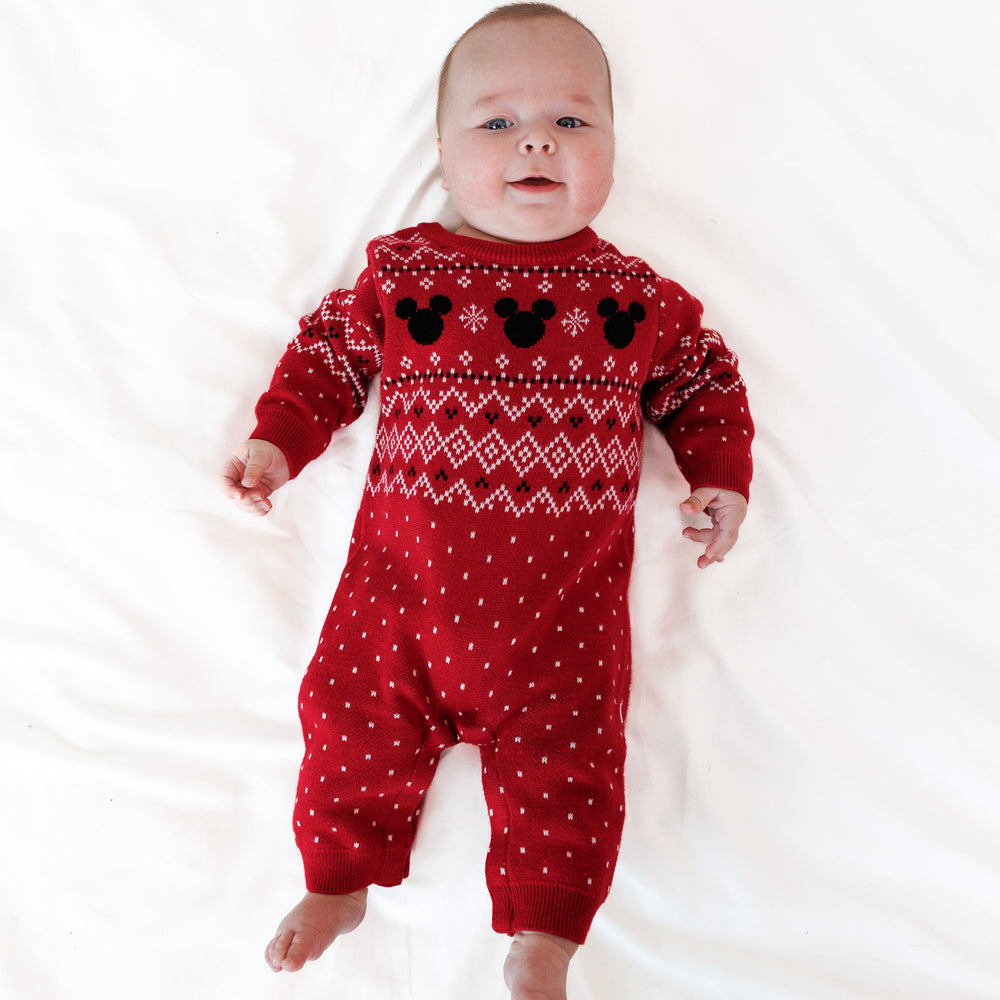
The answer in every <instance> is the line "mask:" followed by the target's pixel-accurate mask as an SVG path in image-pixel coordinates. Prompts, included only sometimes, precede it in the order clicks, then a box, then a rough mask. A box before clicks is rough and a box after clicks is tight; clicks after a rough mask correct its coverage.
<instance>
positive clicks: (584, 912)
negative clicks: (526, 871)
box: [489, 885, 604, 944]
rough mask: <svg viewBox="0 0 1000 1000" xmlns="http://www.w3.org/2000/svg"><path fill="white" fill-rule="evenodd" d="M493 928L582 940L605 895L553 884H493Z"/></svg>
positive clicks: (509, 932) (497, 930)
mask: <svg viewBox="0 0 1000 1000" xmlns="http://www.w3.org/2000/svg"><path fill="white" fill-rule="evenodd" d="M489 889H490V895H491V897H492V899H493V929H494V930H495V931H496V932H497V933H499V934H515V933H517V931H541V932H542V933H544V934H554V935H556V937H562V938H567V939H568V940H570V941H575V942H576V943H577V944H583V942H584V940H585V939H586V937H587V932H588V931H589V930H590V925H591V923H593V920H594V916H595V915H596V913H597V911H598V909H599V908H600V905H601V903H603V902H604V900H603V899H596V898H594V897H593V896H584V895H582V894H581V893H579V892H576V891H574V890H573V889H564V888H562V887H560V886H551V885H511V886H508V885H491V886H490V887H489Z"/></svg>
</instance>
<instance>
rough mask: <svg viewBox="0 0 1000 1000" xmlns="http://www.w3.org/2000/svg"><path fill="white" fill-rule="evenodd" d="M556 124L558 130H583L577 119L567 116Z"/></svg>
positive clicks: (581, 123) (580, 122)
mask: <svg viewBox="0 0 1000 1000" xmlns="http://www.w3.org/2000/svg"><path fill="white" fill-rule="evenodd" d="M556 124H557V125H558V126H559V127H560V128H583V122H582V121H580V119H579V118H573V117H570V116H567V117H565V118H560V119H559V120H558V121H557V122H556Z"/></svg>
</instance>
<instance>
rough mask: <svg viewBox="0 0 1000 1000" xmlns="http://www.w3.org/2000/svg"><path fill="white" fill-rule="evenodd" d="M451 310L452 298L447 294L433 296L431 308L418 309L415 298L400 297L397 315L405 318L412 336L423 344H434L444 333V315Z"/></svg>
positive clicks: (397, 304)
mask: <svg viewBox="0 0 1000 1000" xmlns="http://www.w3.org/2000/svg"><path fill="white" fill-rule="evenodd" d="M450 312H451V299H449V298H448V297H447V296H445V295H434V296H432V297H431V303H430V308H429V309H418V308H417V302H416V300H415V299H400V300H399V301H398V302H397V303H396V315H397V316H398V317H399V318H400V319H405V320H406V321H407V325H408V327H409V330H410V336H411V337H412V338H413V339H414V340H415V341H416V342H417V343H418V344H423V345H425V346H426V345H428V344H433V343H434V341H435V340H437V339H438V337H440V336H441V334H442V333H444V320H443V319H441V317H442V316H445V315H447V314H448V313H450Z"/></svg>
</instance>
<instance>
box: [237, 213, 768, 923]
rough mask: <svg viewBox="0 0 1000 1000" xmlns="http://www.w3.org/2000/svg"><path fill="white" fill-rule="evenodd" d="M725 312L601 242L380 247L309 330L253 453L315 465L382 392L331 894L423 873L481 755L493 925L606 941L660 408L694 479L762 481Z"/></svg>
mask: <svg viewBox="0 0 1000 1000" xmlns="http://www.w3.org/2000/svg"><path fill="white" fill-rule="evenodd" d="M701 312H702V310H701V306H700V304H699V303H698V302H697V301H696V300H695V299H694V298H692V297H691V296H690V295H688V294H687V293H686V292H685V291H684V290H683V289H682V288H681V287H680V286H678V285H677V284H675V283H673V282H671V281H668V280H665V279H662V278H660V277H659V276H658V275H657V274H655V273H654V272H653V271H652V270H651V269H650V268H649V266H648V265H647V264H645V263H644V262H643V261H641V260H638V259H636V258H630V257H625V256H623V255H622V254H620V253H619V252H618V251H617V250H616V249H615V248H614V247H613V246H611V245H610V244H609V243H607V242H605V241H603V240H601V239H600V238H599V237H598V236H597V235H596V234H595V233H594V232H593V230H591V229H584V230H582V231H581V232H579V233H577V234H575V235H574V236H571V237H569V238H567V239H565V240H560V241H557V242H553V243H541V244H522V245H508V244H501V243H493V242H488V241H484V240H475V239H470V238H467V237H461V236H457V235H454V234H452V233H449V232H448V231H446V230H445V229H444V228H442V227H441V226H440V225H437V224H434V223H431V224H423V225H420V226H417V227H415V228H412V229H407V230H403V231H401V232H399V233H396V234H394V235H390V236H385V237H380V238H378V239H375V240H373V241H372V242H371V243H370V244H369V247H368V266H367V267H366V269H365V271H364V272H363V273H362V275H361V277H360V278H359V280H358V282H357V284H356V286H355V287H354V289H353V290H350V291H347V290H342V291H337V292H332V293H331V294H330V295H328V296H327V297H326V298H325V299H324V300H323V302H322V305H321V306H320V308H319V309H318V310H317V311H316V312H314V313H312V314H311V315H309V316H307V317H305V318H303V320H302V321H301V332H300V333H299V335H298V336H297V337H296V338H295V339H294V340H293V341H292V343H291V344H290V345H289V346H288V349H287V351H286V352H285V354H284V356H283V358H282V360H281V362H280V364H279V365H278V367H277V369H276V371H275V374H274V378H273V380H272V383H271V386H270V388H269V390H268V391H267V392H266V393H265V394H264V395H263V396H262V397H261V399H260V401H259V402H258V405H257V409H256V414H257V419H258V424H257V427H256V429H255V431H254V433H253V435H252V436H253V437H254V438H263V439H265V440H268V441H270V442H272V443H273V444H275V445H277V446H278V447H279V448H280V449H281V450H282V451H283V452H284V454H285V455H286V457H287V458H288V462H289V467H290V470H291V473H292V475H293V476H295V475H298V473H299V472H300V471H301V469H302V468H303V466H304V465H305V464H306V463H307V462H309V461H310V460H311V459H313V458H315V457H316V456H318V455H319V454H320V453H321V452H322V451H323V450H324V448H325V447H326V446H327V445H328V443H329V441H330V437H331V435H332V433H333V432H334V430H336V429H337V428H338V427H341V426H343V425H345V424H347V423H349V422H350V421H352V420H353V419H355V418H356V417H357V416H358V415H359V414H360V413H361V411H362V409H363V408H364V406H365V402H366V399H367V392H368V387H369V385H370V383H371V381H372V379H373V378H375V376H376V375H380V376H381V390H380V415H379V422H378V429H377V432H376V442H375V447H374V454H373V457H372V460H371V465H370V467H369V470H368V475H367V481H366V487H365V491H364V495H363V499H362V502H361V507H360V510H359V512H358V515H357V520H356V522H355V526H354V530H353V535H352V539H351V544H350V548H349V552H348V557H347V563H346V566H345V568H344V571H343V575H342V577H341V580H340V583H339V585H338V588H337V590H336V594H335V596H334V599H333V604H332V606H331V608H330V612H329V615H328V617H327V619H326V622H325V624H324V626H323V629H322V633H321V636H320V639H319V644H318V647H317V650H316V653H315V656H314V658H313V660H312V661H311V663H310V665H309V668H308V671H307V673H306V675H305V678H304V680H303V683H302V687H301V693H300V701H299V711H300V717H301V721H302V727H303V735H304V740H305V756H304V760H303V763H302V768H301V772H300V777H299V785H298V793H297V798H296V805H295V814H294V827H295V835H296V841H297V844H298V846H299V849H300V851H301V853H302V857H303V861H304V867H305V873H306V884H307V888H308V889H309V890H310V891H312V892H322V893H347V892H352V891H355V890H357V889H360V888H362V887H364V886H367V885H370V884H379V885H396V884H398V883H399V882H400V881H402V879H403V878H404V877H405V876H406V874H407V871H408V866H409V856H410V848H411V845H412V842H413V837H414V834H415V831H416V826H417V820H418V817H419V814H420V805H421V801H422V799H423V796H424V793H425V792H426V790H427V787H428V785H429V783H430V781H431V778H432V776H433V774H434V770H435V765H436V764H437V762H438V760H439V758H440V755H441V753H442V751H443V750H444V749H446V748H447V747H450V746H452V745H454V744H455V743H457V742H459V741H464V742H469V743H473V744H475V745H477V746H478V747H479V750H480V754H481V760H482V781H483V788H484V791H485V796H486V802H487V806H488V810H489V816H490V824H491V831H492V833H491V842H490V847H489V852H488V855H487V860H486V881H487V885H488V888H489V891H490V896H491V898H492V901H493V925H494V927H495V928H496V929H497V930H498V931H500V932H505V933H510V934H512V933H514V932H515V931H518V930H535V931H545V932H548V933H552V934H556V935H559V936H561V937H565V938H569V939H571V940H574V941H577V942H582V941H583V940H584V938H585V936H586V934H587V930H588V928H589V927H590V923H591V921H592V919H593V917H594V914H595V912H596V910H597V908H598V907H599V906H600V904H601V903H602V902H603V901H604V899H605V898H606V896H607V894H608V890H609V888H610V885H611V877H612V873H613V870H614V866H615V862H616V859H617V855H618V848H619V843H620V838H621V831H622V823H623V819H624V784H623V764H624V758H625V732H624V731H625V713H626V708H627V702H628V691H629V676H630V667H631V660H630V633H629V613H628V604H627V592H628V584H629V575H630V570H631V564H632V550H633V534H634V520H633V514H634V506H635V498H636V487H637V484H638V476H639V466H640V458H641V449H642V417H643V416H645V417H646V418H648V419H650V420H651V421H653V422H654V423H655V424H657V425H658V426H659V427H661V428H662V430H663V432H664V433H665V435H666V437H667V440H668V441H669V443H670V445H671V447H672V449H673V451H674V454H675V455H676V458H677V462H678V465H679V467H680V469H681V471H682V472H683V474H684V476H685V477H686V479H687V480H688V482H689V483H690V485H691V487H692V489H695V488H698V487H700V486H715V487H721V488H727V489H733V490H737V491H740V492H742V493H744V495H745V494H746V493H747V491H748V485H749V481H750V473H751V459H750V442H751V438H752V436H753V425H752V422H751V419H750V415H749V412H748V409H747V403H746V394H745V389H744V386H743V382H742V380H741V378H740V376H739V374H738V373H737V370H736V359H735V357H734V356H733V355H732V354H731V353H730V352H729V351H728V350H727V349H726V347H725V345H724V344H723V342H722V340H721V339H720V337H719V336H718V334H716V333H715V332H713V331H709V330H705V329H703V328H702V326H701Z"/></svg>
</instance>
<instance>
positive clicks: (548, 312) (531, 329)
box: [493, 299, 556, 347]
mask: <svg viewBox="0 0 1000 1000" xmlns="http://www.w3.org/2000/svg"><path fill="white" fill-rule="evenodd" d="M493 311H494V312H495V313H496V314H497V315H498V316H500V317H502V318H503V321H504V324H503V332H504V335H505V336H506V337H507V339H508V340H509V341H510V342H511V343H512V344H513V345H514V346H515V347H533V346H534V345H535V344H537V343H538V341H540V340H541V339H542V337H544V336H545V321H546V320H547V319H552V317H553V316H555V314H556V306H555V303H554V302H550V301H549V300H548V299H536V300H535V302H533V303H532V305H531V311H530V312H529V311H527V310H521V309H519V308H518V304H517V301H516V300H515V299H500V301H499V302H497V304H496V305H495V306H494V307H493Z"/></svg>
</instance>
